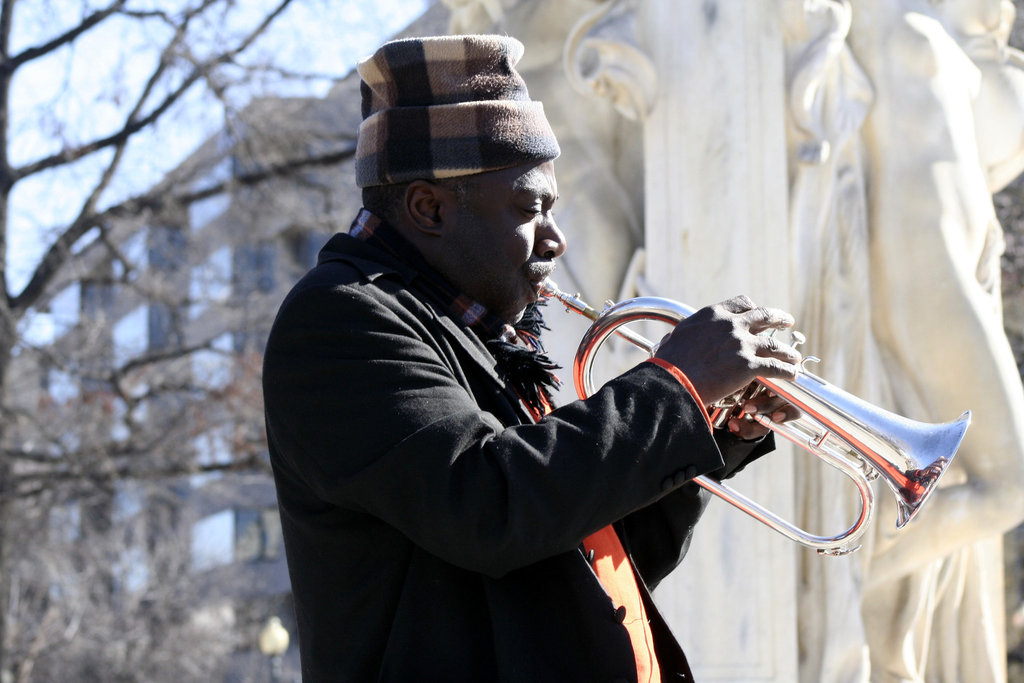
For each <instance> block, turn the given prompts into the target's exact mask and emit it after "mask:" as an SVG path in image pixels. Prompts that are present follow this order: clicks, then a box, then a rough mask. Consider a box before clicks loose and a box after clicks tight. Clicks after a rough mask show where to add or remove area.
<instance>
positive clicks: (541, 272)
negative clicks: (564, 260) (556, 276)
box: [526, 263, 556, 282]
mask: <svg viewBox="0 0 1024 683" xmlns="http://www.w3.org/2000/svg"><path fill="white" fill-rule="evenodd" d="M555 268H556V266H555V264H554V263H528V264H526V275H527V277H529V278H530V280H532V281H534V282H537V281H539V280H544V279H547V278H549V277H551V274H552V273H554V272H555Z"/></svg>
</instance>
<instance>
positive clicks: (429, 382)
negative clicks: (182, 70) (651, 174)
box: [264, 36, 801, 683]
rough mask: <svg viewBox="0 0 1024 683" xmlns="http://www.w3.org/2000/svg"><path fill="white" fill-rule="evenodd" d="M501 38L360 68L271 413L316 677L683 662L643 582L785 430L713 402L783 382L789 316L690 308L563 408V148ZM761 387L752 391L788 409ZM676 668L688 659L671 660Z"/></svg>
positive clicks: (441, 41) (650, 581)
mask: <svg viewBox="0 0 1024 683" xmlns="http://www.w3.org/2000/svg"><path fill="white" fill-rule="evenodd" d="M522 53H523V47H522V45H521V44H520V43H519V42H518V41H516V40H514V39H511V38H507V37H501V36H446V37H439V38H422V39H407V40H400V41H394V42H391V43H388V44H386V45H384V46H383V47H381V48H380V49H379V50H378V51H377V52H376V53H375V54H374V55H373V56H372V57H370V58H368V59H366V60H364V61H363V62H361V63H360V65H359V73H360V75H361V77H362V79H363V82H362V97H363V117H364V121H363V124H362V126H361V128H360V132H359V142H358V151H357V157H356V180H357V183H358V185H359V186H360V187H362V188H363V202H364V208H363V210H361V211H360V213H359V215H358V216H357V217H356V219H355V221H354V222H353V224H352V227H351V229H350V230H349V232H348V233H347V234H338V235H335V236H334V237H333V238H331V240H330V241H329V242H328V243H327V245H326V246H325V247H324V249H323V250H322V251H321V253H320V258H319V262H318V264H317V266H316V267H315V268H314V269H313V270H312V271H311V272H310V273H309V274H307V275H306V276H305V277H304V278H303V279H302V280H301V281H300V282H299V283H298V284H297V285H296V287H295V288H294V289H293V291H292V292H291V293H290V294H289V295H288V297H287V298H286V299H285V301H284V303H283V304H282V306H281V310H280V312H279V313H278V317H277V320H276V322H275V324H274V327H273V330H272V332H271V335H270V339H269V341H268V344H267V350H266V357H265V366H264V395H265V403H266V415H267V435H268V440H269V445H270V454H271V462H272V464H273V467H274V473H275V479H276V483H277V490H278V501H279V505H280V509H281V519H282V525H283V530H284V536H285V544H286V549H287V555H288V564H289V571H290V574H291V580H292V589H293V594H294V599H295V607H296V616H297V620H298V626H299V642H300V649H301V655H302V667H303V677H304V680H306V681H307V683H308V682H315V681H324V680H354V681H360V680H374V679H380V680H444V681H487V680H516V681H519V680H521V681H545V680H559V681H564V680H587V681H590V680H611V679H623V680H642V681H653V680H661V679H665V680H692V675H691V673H690V670H689V668H688V666H687V663H686V659H685V657H684V656H683V653H682V650H681V649H680V647H679V645H678V644H677V643H676V641H675V639H674V638H673V637H672V635H671V633H670V632H669V630H668V628H667V627H666V625H665V624H664V622H663V621H662V619H661V618H660V616H659V615H658V613H657V609H656V608H655V606H654V604H653V602H652V601H651V599H650V593H649V590H650V589H651V588H653V587H654V586H655V585H656V584H657V583H658V581H659V580H660V579H662V578H663V577H664V576H665V575H666V574H667V573H668V572H669V571H671V570H672V569H673V568H674V567H675V566H676V565H678V563H679V562H680V560H681V559H682V557H683V555H684V554H685V552H686V550H687V547H688V545H689V541H690V538H691V535H692V533H693V528H694V525H695V524H696V522H697V520H698V518H699V517H700V515H701V512H702V511H703V509H704V506H705V504H706V502H707V494H705V493H703V492H702V489H700V488H699V487H698V486H696V485H694V484H693V483H691V480H692V479H693V478H694V477H696V476H698V475H710V476H712V477H713V478H724V477H728V476H730V475H732V474H733V473H734V472H735V471H737V470H738V469H740V468H742V467H743V466H744V465H745V464H747V463H748V462H750V461H751V460H753V459H754V458H756V457H758V456H760V455H762V454H763V453H765V452H768V451H769V450H771V449H772V442H771V438H770V437H767V438H766V437H765V433H766V430H765V428H764V427H762V426H760V425H759V424H758V423H756V422H753V421H747V420H743V419H733V420H731V421H729V423H728V426H727V428H726V429H721V430H713V429H712V428H711V426H710V421H709V419H708V414H707V410H706V406H708V405H711V404H712V403H714V402H716V401H717V400H719V399H721V398H723V397H726V396H729V395H731V394H733V393H734V392H736V391H737V390H739V389H741V388H742V387H744V386H746V385H747V384H749V383H750V382H751V381H753V380H754V378H755V377H758V376H761V377H768V378H779V379H792V378H794V377H795V376H796V373H797V372H798V367H799V363H800V361H801V358H800V355H799V353H797V351H796V350H795V349H793V348H792V347H790V346H788V345H786V344H783V343H780V342H778V341H776V340H775V339H773V338H772V337H771V336H769V335H762V334H760V333H762V332H765V331H769V330H773V329H781V328H786V327H789V326H791V325H792V322H793V321H792V318H791V316H789V315H788V314H787V313H784V312H782V311H779V310H775V309H770V308H763V307H759V306H755V305H754V303H753V302H752V301H750V300H749V299H747V298H746V297H736V298H733V299H730V300H728V301H725V302H722V303H719V304H717V305H714V306H710V307H707V308H704V309H701V310H700V311H698V312H697V313H696V314H694V315H693V316H691V317H689V318H687V319H686V320H684V321H683V322H682V323H680V324H679V325H678V326H677V327H676V328H675V329H674V330H673V331H672V333H671V334H670V335H668V336H667V337H666V338H665V339H664V340H663V342H662V344H661V345H660V347H659V348H658V350H657V352H656V354H655V355H654V357H653V358H651V359H650V361H648V362H644V363H641V364H640V365H639V366H637V367H635V368H633V369H631V370H629V371H628V372H625V373H624V374H622V375H620V376H619V377H616V378H614V379H612V380H611V381H609V382H607V383H606V384H605V385H604V387H602V388H601V389H600V390H599V391H597V392H596V393H595V394H594V395H593V396H591V397H589V398H588V399H586V400H582V401H574V402H572V403H569V404H567V405H564V406H562V407H558V408H553V406H552V400H551V397H550V394H549V389H550V388H551V387H552V386H554V384H555V383H556V382H557V380H556V379H555V378H554V377H553V375H552V374H551V373H552V370H553V369H554V368H553V367H552V365H551V363H550V362H549V361H548V360H547V358H546V357H545V355H544V354H543V347H542V346H541V345H540V341H539V333H540V329H541V323H540V318H539V313H538V312H537V309H536V303H537V299H538V296H539V293H540V290H541V286H542V284H543V282H544V281H545V279H546V278H547V277H548V276H550V275H551V273H552V271H553V270H554V268H555V263H556V261H557V259H558V258H559V257H560V256H561V255H562V254H563V252H564V251H565V249H566V241H565V237H564V235H563V234H562V233H561V232H560V231H559V229H558V226H557V225H556V223H555V220H554V215H553V207H554V204H555V202H556V199H557V197H558V189H557V183H556V179H555V172H554V165H553V160H554V159H555V158H556V157H557V156H558V154H559V148H558V144H557V142H556V140H555V137H554V135H553V133H552V132H551V129H550V127H549V125H548V123H547V120H546V118H545V116H544V112H543V108H542V106H541V104H540V103H538V102H533V101H530V99H529V96H528V93H527V90H526V86H525V84H524V83H523V81H522V79H521V78H520V76H519V74H518V73H517V72H516V70H515V65H516V63H517V62H518V61H519V59H520V57H521V56H522ZM778 403H779V402H778V401H777V400H775V399H772V398H771V397H770V396H767V395H762V396H759V397H758V398H755V399H754V400H752V401H750V402H749V403H748V404H747V405H746V406H745V408H744V410H745V411H746V412H748V413H762V414H764V413H767V414H769V415H770V416H771V417H772V419H774V420H776V421H785V420H788V419H792V418H793V417H795V409H793V408H792V407H789V406H779V405H778ZM677 676H682V678H676V677H677Z"/></svg>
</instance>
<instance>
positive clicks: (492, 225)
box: [444, 161, 565, 322]
mask: <svg viewBox="0 0 1024 683" xmlns="http://www.w3.org/2000/svg"><path fill="white" fill-rule="evenodd" d="M557 196H558V187H557V184H556V183H555V169H554V164H552V163H551V162H550V161H548V162H545V163H543V164H539V165H533V166H517V167H515V168H509V169H503V170H500V171H492V172H490V173H481V174H480V175H478V176H473V177H472V178H471V179H469V181H468V191H467V192H466V193H465V195H464V196H461V197H458V196H457V197H455V200H454V201H453V202H451V203H450V204H449V206H450V207H451V213H450V214H449V215H447V216H446V217H445V223H446V224H447V225H448V227H449V229H447V230H446V239H447V242H446V244H445V252H446V253H445V259H444V260H445V265H446V267H445V270H446V272H445V276H446V277H447V278H448V279H449V280H450V281H451V282H452V283H453V284H454V285H456V286H457V287H458V288H459V289H460V291H462V292H463V293H464V294H466V295H467V296H470V297H472V298H473V299H475V300H476V301H478V302H479V303H481V304H483V305H484V306H486V307H487V309H488V310H489V311H491V312H492V313H494V314H496V315H498V316H500V317H502V318H503V319H505V320H507V321H508V322H515V321H517V320H519V318H520V317H521V316H522V314H523V311H524V310H525V308H526V306H527V304H529V303H530V302H533V301H536V300H537V297H538V296H539V292H540V284H541V282H542V281H543V280H544V278H546V277H547V276H549V275H550V274H551V272H552V271H553V270H554V267H555V264H554V261H555V259H556V258H558V257H559V256H561V255H562V253H563V252H564V251H565V236H564V235H563V234H562V232H561V231H560V230H559V229H558V226H556V225H555V219H554V215H553V214H552V206H553V205H554V202H555V199H556V198H557ZM449 221H451V223H450V224H449Z"/></svg>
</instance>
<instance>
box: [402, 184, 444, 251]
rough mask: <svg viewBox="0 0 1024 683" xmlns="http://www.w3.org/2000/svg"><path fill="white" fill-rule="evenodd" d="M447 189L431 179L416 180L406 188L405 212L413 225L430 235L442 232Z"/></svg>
mask: <svg viewBox="0 0 1024 683" xmlns="http://www.w3.org/2000/svg"><path fill="white" fill-rule="evenodd" d="M447 200H448V196H447V190H445V188H443V187H441V186H440V185H437V184H435V183H432V182H430V181H429V180H414V181H412V182H411V183H409V187H407V188H406V190H405V212H406V214H407V215H408V216H409V218H410V219H411V221H412V224H413V226H414V227H415V228H416V229H417V230H419V231H420V232H422V233H425V234H426V235H430V236H435V237H436V236H438V235H440V234H441V227H442V223H443V212H444V209H445V204H446V203H447Z"/></svg>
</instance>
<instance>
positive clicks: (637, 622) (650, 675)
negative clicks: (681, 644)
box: [583, 526, 661, 683]
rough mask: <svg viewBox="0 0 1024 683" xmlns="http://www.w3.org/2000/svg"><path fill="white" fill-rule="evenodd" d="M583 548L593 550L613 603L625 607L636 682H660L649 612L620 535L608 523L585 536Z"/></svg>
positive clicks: (599, 573) (598, 569) (621, 607)
mask: <svg viewBox="0 0 1024 683" xmlns="http://www.w3.org/2000/svg"><path fill="white" fill-rule="evenodd" d="M583 548H584V549H585V550H586V552H587V554H588V555H589V554H590V552H591V551H593V553H594V559H593V562H592V565H593V567H594V573H595V574H597V579H598V580H599V581H600V582H601V585H602V586H604V589H605V592H607V593H608V597H610V598H611V599H612V604H613V605H615V607H616V608H617V609H620V610H621V609H625V617H624V618H623V620H622V625H623V626H625V627H626V630H627V631H628V632H629V640H630V641H631V642H632V643H633V656H634V657H636V676H637V681H639V682H640V683H656V682H657V683H660V681H661V671H660V670H659V669H658V658H657V657H655V656H654V636H652V635H651V626H650V624H649V623H648V621H647V611H646V610H645V609H644V601H643V598H641V597H640V589H639V588H638V587H637V585H636V577H635V576H634V574H633V567H632V565H630V563H629V559H628V558H627V557H626V550H625V548H623V547H622V542H621V541H619V536H618V534H616V533H615V529H613V528H612V527H611V526H606V527H605V528H603V529H601V530H599V531H596V532H594V533H593V534H591V535H590V536H587V537H586V538H585V539H583Z"/></svg>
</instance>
